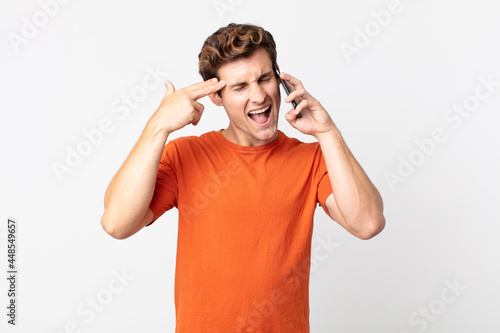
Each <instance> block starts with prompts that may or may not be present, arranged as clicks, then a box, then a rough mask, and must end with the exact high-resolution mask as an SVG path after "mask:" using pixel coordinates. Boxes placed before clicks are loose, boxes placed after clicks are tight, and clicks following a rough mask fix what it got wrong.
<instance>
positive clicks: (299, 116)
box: [273, 63, 302, 118]
mask: <svg viewBox="0 0 500 333" xmlns="http://www.w3.org/2000/svg"><path fill="white" fill-rule="evenodd" d="M273 67H274V71H275V72H276V75H278V78H279V80H280V81H281V85H282V86H283V89H285V92H286V95H287V96H288V95H290V90H288V87H287V85H286V83H285V81H284V80H283V79H282V78H281V76H280V71H279V69H278V66H277V65H276V63H274V64H273ZM292 105H293V107H294V108H297V103H295V101H294V100H292ZM301 117H302V115H301V114H300V113H299V114H298V115H297V118H301Z"/></svg>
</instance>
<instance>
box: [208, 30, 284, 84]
mask: <svg viewBox="0 0 500 333" xmlns="http://www.w3.org/2000/svg"><path fill="white" fill-rule="evenodd" d="M259 47H262V48H264V49H265V50H266V51H267V53H268V54H269V57H270V58H271V62H272V63H273V64H274V63H276V43H275V42H274V38H273V36H272V35H271V34H270V33H269V32H268V31H266V30H264V29H263V28H261V27H259V26H256V25H252V24H236V23H230V24H229V25H228V26H227V27H222V28H220V29H219V30H217V31H216V32H214V33H213V34H212V35H211V36H210V37H208V38H207V39H206V40H205V43H204V44H203V47H202V48H201V52H200V54H199V55H198V59H199V67H200V75H201V76H202V77H203V79H204V80H208V79H211V78H213V77H217V78H219V76H218V73H217V71H218V70H219V68H220V67H221V66H222V65H223V64H225V63H226V62H229V61H231V60H234V59H237V58H243V57H248V56H250V55H251V54H252V53H253V52H254V51H255V50H257V49H258V48H259Z"/></svg>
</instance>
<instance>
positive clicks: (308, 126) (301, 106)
mask: <svg viewBox="0 0 500 333" xmlns="http://www.w3.org/2000/svg"><path fill="white" fill-rule="evenodd" d="M280 76H281V78H282V79H283V80H285V82H287V83H288V85H289V86H291V87H292V90H293V91H292V92H290V95H288V97H287V98H286V99H285V102H287V103H290V102H291V101H292V100H295V101H296V102H298V103H297V108H295V109H291V110H290V111H288V112H287V113H286V114H285V118H286V120H287V121H288V122H289V123H290V125H292V126H293V127H294V128H296V129H298V130H299V131H301V132H302V133H304V134H310V135H313V136H315V137H316V136H317V135H318V134H324V133H328V132H329V131H331V130H332V129H336V126H335V123H334V122H333V120H332V118H330V115H329V114H328V112H327V111H326V110H325V109H324V108H323V106H322V105H321V104H320V103H319V101H318V100H316V99H315V98H314V97H312V96H311V94H309V93H308V92H307V91H306V90H305V89H304V86H303V85H302V82H300V80H298V79H296V78H295V77H293V76H291V75H289V74H285V73H281V74H280ZM299 113H300V114H302V117H301V118H297V115H298V114H299Z"/></svg>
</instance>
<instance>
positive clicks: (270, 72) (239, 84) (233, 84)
mask: <svg viewBox="0 0 500 333" xmlns="http://www.w3.org/2000/svg"><path fill="white" fill-rule="evenodd" d="M271 75H273V71H269V72H266V73H263V74H261V76H259V80H261V79H264V78H266V77H268V76H271ZM247 84H248V82H243V81H242V82H236V83H231V84H229V85H228V86H227V87H228V88H230V89H231V88H234V87H240V86H241V87H242V86H245V85H247Z"/></svg>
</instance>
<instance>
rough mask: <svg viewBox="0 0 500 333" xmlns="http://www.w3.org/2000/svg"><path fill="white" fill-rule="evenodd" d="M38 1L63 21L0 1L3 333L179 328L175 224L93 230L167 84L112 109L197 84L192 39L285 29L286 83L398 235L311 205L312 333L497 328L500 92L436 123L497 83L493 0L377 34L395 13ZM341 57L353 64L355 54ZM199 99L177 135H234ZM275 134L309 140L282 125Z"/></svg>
mask: <svg viewBox="0 0 500 333" xmlns="http://www.w3.org/2000/svg"><path fill="white" fill-rule="evenodd" d="M61 1H62V0H61ZM45 2H49V3H52V6H51V7H50V6H49V7H50V8H51V10H52V16H49V15H47V14H45V12H44V9H43V8H42V7H43V6H41V4H40V3H39V2H37V1H32V0H29V1H14V0H2V2H1V4H0V12H1V14H0V37H1V38H0V50H1V53H0V54H1V62H0V91H1V98H0V110H1V116H2V117H1V122H0V126H1V128H0V133H1V141H0V145H1V159H2V160H1V164H0V167H1V170H0V177H1V190H2V191H1V198H0V199H1V202H0V204H1V208H0V210H1V213H0V217H1V219H2V224H1V227H0V249H1V250H0V253H1V255H0V260H1V262H2V264H1V267H3V268H2V269H3V271H4V272H6V269H7V268H6V261H7V255H6V238H5V237H6V236H5V234H6V222H7V219H8V218H9V217H13V218H15V219H17V221H18V234H17V238H18V262H17V263H18V267H19V275H18V299H17V302H18V309H17V315H18V318H17V324H18V325H17V326H16V327H12V326H11V325H8V324H7V316H6V313H7V309H6V308H5V306H4V305H5V304H7V301H8V300H7V283H6V282H7V281H6V279H5V278H2V279H1V281H2V282H1V283H0V291H1V296H0V304H1V305H2V306H1V308H2V309H3V310H1V311H0V312H1V313H0V318H2V319H1V320H0V328H1V329H0V330H1V331H2V332H46V333H61V332H139V331H148V332H173V331H174V327H175V321H174V318H175V309H174V302H173V297H174V295H173V287H174V283H173V281H174V280H173V279H174V270H175V251H176V231H177V226H176V224H177V212H176V211H171V212H167V213H166V214H165V215H164V216H162V217H161V218H160V219H159V220H158V221H157V222H156V223H155V224H154V225H153V226H151V227H149V228H147V229H145V230H142V231H141V232H139V233H138V234H136V235H134V236H132V237H131V238H129V239H127V240H124V241H118V240H115V239H113V238H111V237H110V236H108V235H107V234H106V233H105V232H104V231H103V230H102V228H101V225H100V218H101V215H102V213H103V198H104V192H105V189H106V187H107V185H108V183H109V181H110V180H111V178H112V176H113V175H114V174H115V172H116V171H117V170H118V168H119V167H120V165H121V164H122V163H123V161H124V160H125V158H126V156H127V155H128V153H129V152H130V150H131V149H132V147H133V145H134V144H135V142H136V141H137V139H138V137H139V135H140V133H141V131H142V129H143V128H144V125H145V123H146V121H147V120H148V119H149V117H150V116H151V115H152V114H153V112H154V111H155V110H156V107H157V106H158V104H159V102H160V100H161V97H162V96H163V93H164V87H163V86H161V85H160V84H159V83H158V84H156V86H155V88H154V89H150V90H147V91H146V92H147V95H146V96H144V98H143V99H142V100H141V101H140V102H138V103H137V105H136V106H135V107H133V108H132V107H129V110H128V111H129V113H128V114H127V115H124V114H123V113H117V112H114V111H116V108H113V105H115V107H116V106H117V105H118V104H119V105H121V106H123V105H124V104H123V102H121V96H122V95H127V94H128V95H130V94H131V92H132V91H133V90H134V89H135V91H136V92H137V91H139V90H140V89H141V88H140V86H141V85H142V82H143V79H144V78H145V77H146V76H147V75H148V69H149V70H154V69H157V68H158V69H159V70H160V72H162V73H163V74H162V75H164V77H163V79H168V80H170V81H172V82H173V83H174V85H175V86H176V87H177V88H181V87H184V86H187V85H190V84H193V83H195V82H198V81H201V78H200V76H199V75H198V67H197V56H198V53H199V51H200V49H201V45H202V43H203V41H204V40H205V38H206V37H208V36H209V35H210V34H211V33H212V32H214V31H215V30H216V29H218V28H219V27H220V26H224V25H226V24H228V23H230V22H238V23H254V24H258V25H262V26H263V27H264V28H265V29H267V30H269V31H270V32H271V33H272V34H273V35H274V37H275V40H276V42H277V45H278V60H279V63H280V67H281V69H282V70H283V71H285V72H288V73H290V74H292V75H294V76H296V77H298V78H299V79H301V80H302V82H303V83H304V85H305V87H306V89H307V90H308V91H309V92H310V93H311V94H312V95H313V96H315V97H316V98H317V99H318V100H320V102H321V103H322V104H323V105H324V106H325V108H326V109H327V110H328V111H329V113H330V115H331V116H332V118H333V119H334V121H335V122H336V123H337V125H338V127H339V128H340V130H341V132H342V134H343V136H344V138H345V140H346V142H347V143H348V145H349V147H350V149H351V150H352V152H353V153H354V155H355V156H356V158H357V159H358V161H359V162H360V163H361V165H362V166H363V167H364V169H365V171H366V172H367V174H368V175H369V177H370V178H371V179H372V181H373V182H374V184H375V185H376V186H377V188H378V189H379V190H380V192H381V194H382V196H383V199H384V204H385V216H386V220H387V226H386V228H385V230H384V231H383V232H382V233H381V234H380V235H378V236H377V237H375V238H374V239H372V240H369V241H362V240H359V239H356V238H355V237H354V236H352V235H350V234H349V233H347V231H345V230H344V229H342V228H341V227H339V226H338V225H337V224H336V223H335V222H332V221H331V220H329V219H328V218H327V217H326V215H325V214H324V212H323V211H322V210H321V209H318V210H317V216H316V220H315V230H314V236H313V240H314V243H313V248H315V247H318V246H319V244H320V243H321V242H323V243H324V242H327V241H330V242H334V243H335V244H336V246H335V251H333V252H332V253H330V254H329V255H328V258H327V259H325V258H324V257H322V258H321V260H317V265H316V266H315V268H314V270H313V271H312V273H311V285H310V291H311V295H310V307H311V316H310V320H311V331H312V332H314V333H316V332H342V333H357V332H363V333H364V332H367V333H368V332H370V333H373V332H377V333H379V332H380V333H402V332H407V333H413V332H419V331H422V332H423V331H425V332H429V333H431V332H454V333H466V332H467V333H470V332H482V333H493V332H499V331H500V322H499V319H498V313H499V310H500V287H499V284H498V281H500V266H499V264H498V263H499V262H500V261H499V255H500V242H499V236H500V227H499V222H500V210H499V203H500V201H499V199H500V195H499V188H500V179H499V176H498V171H499V170H500V150H499V142H500V131H498V124H499V121H500V116H499V111H500V97H499V96H500V87H499V86H498V83H496V86H494V87H493V88H491V89H492V92H490V93H489V95H488V98H484V100H481V101H480V103H479V104H478V105H476V106H475V107H474V111H472V112H470V115H469V116H468V117H467V118H460V119H461V120H460V123H458V121H459V120H454V121H453V122H451V121H450V120H445V118H444V117H446V115H448V116H450V114H448V113H447V112H448V111H447V110H449V109H450V108H453V106H454V105H455V104H462V103H464V101H466V100H468V101H469V102H471V101H474V94H475V92H476V87H478V86H479V85H481V81H480V78H481V77H482V78H483V79H484V80H488V78H490V80H491V81H493V82H500V65H499V62H498V59H500V43H499V36H500V19H499V18H500V2H498V1H495V0H478V1H452V0H441V1H429V0H401V1H400V2H399V5H398V6H397V13H393V14H392V15H391V17H390V22H389V19H388V18H387V17H386V23H387V24H384V25H385V26H384V27H381V25H380V24H378V25H377V23H375V22H377V21H375V16H374V14H373V13H372V12H373V11H374V12H377V13H380V11H381V10H384V9H387V7H388V4H389V1H386V0H377V1H367V0H363V1H355V2H348V1H340V0H335V1H328V2H326V1H317V0H316V1H307V2H306V1H291V0H287V1H249V0H247V1H245V0H220V1H215V2H214V1H212V0H209V1H155V0H143V1H131V0H125V1H124V0H121V1H118V0H112V1H95V0H94V1H89V0H87V1H81V0H72V1H69V2H68V3H66V4H59V5H58V8H56V7H54V5H53V4H54V3H55V2H53V1H52V2H50V1H45ZM217 4H219V6H220V7H216V5H217ZM221 4H222V5H221ZM224 4H225V7H223V5H224ZM396 4H397V3H396ZM217 8H219V9H217ZM44 17H45V18H47V20H46V21H45V22H44V20H43V18H44ZM36 20H38V21H36ZM34 21H36V22H35V23H36V24H38V25H39V27H38V28H36V29H37V30H36V31H33V29H32V30H31V32H30V34H28V32H27V31H28V30H29V29H28V28H26V27H25V26H26V25H28V24H29V23H26V22H31V23H33V22H34ZM374 23H375V24H374ZM377 27H378V28H377ZM365 28H368V29H372V30H369V32H370V34H371V37H368V42H367V41H366V38H365V40H364V42H365V44H367V45H366V46H365V45H362V37H360V36H359V35H360V33H359V30H358V29H360V30H364V29H365ZM23 29H24V33H25V34H28V35H29V38H26V36H27V35H26V36H25V37H23ZM377 29H378V30H377ZM13 36H17V38H18V39H17V40H18V41H19V40H20V38H25V39H24V40H23V42H22V43H21V42H20V43H18V44H16V43H15V42H13V40H15V39H16V38H15V37H13ZM356 36H357V37H356ZM356 38H357V39H356ZM343 43H344V44H343ZM356 43H357V44H356ZM360 43H361V44H360ZM346 44H349V45H351V46H352V47H356V45H358V46H359V47H358V52H357V53H353V54H351V55H350V56H349V55H347V54H345V52H343V51H342V48H341V46H342V45H343V46H344V47H345V45H346ZM361 46H362V47H361ZM149 82H150V84H153V83H154V82H155V81H154V80H151V81H149ZM138 87H139V88H138ZM479 89H481V90H480V91H481V92H482V93H486V92H488V90H487V89H486V88H484V87H483V88H479ZM143 91H145V90H143ZM476 101H477V99H476ZM201 102H202V103H204V104H205V106H206V109H205V113H204V115H203V118H202V120H201V122H200V124H199V125H198V126H197V127H193V126H188V127H186V128H184V129H182V130H181V131H179V132H178V133H176V134H177V136H184V135H192V134H194V135H199V134H201V133H203V132H206V131H209V130H218V129H221V128H225V126H226V125H227V117H226V115H225V112H224V110H223V109H220V108H217V107H215V106H214V105H213V104H212V103H211V102H210V101H209V99H208V98H205V99H203V100H201ZM114 103H115V104H114ZM117 103H118V104H117ZM120 103H121V104H120ZM283 104H284V103H283ZM289 108H290V106H289V105H282V110H281V111H282V112H284V111H287V110H289ZM120 116H121V117H120ZM454 116H455V117H457V115H456V114H455V115H454ZM105 119H109V121H110V124H111V126H112V130H111V131H109V133H106V134H104V135H103V137H102V139H100V140H98V141H96V142H97V144H95V145H93V146H92V150H91V151H90V152H88V154H87V156H84V157H83V158H82V160H81V161H79V163H76V164H78V165H76V166H75V167H72V168H70V169H71V172H65V173H64V174H62V175H59V176H60V177H58V176H57V174H56V172H55V170H54V163H61V164H66V162H65V159H66V158H67V154H68V147H69V148H71V149H76V148H77V146H78V145H79V144H80V145H82V144H83V143H82V142H83V141H85V140H86V138H85V136H84V134H83V131H84V130H87V131H90V130H93V129H96V128H98V126H99V124H100V122H101V121H103V120H105ZM455 119H456V118H455ZM280 128H281V129H282V130H283V131H284V132H285V133H287V134H288V135H290V136H295V137H298V138H300V139H302V140H306V141H311V140H312V138H307V137H304V136H302V135H300V134H299V133H297V132H296V131H294V130H293V129H292V128H291V127H290V126H288V125H287V124H286V123H285V122H284V121H282V122H281V124H280ZM439 128H440V129H441V131H442V133H443V135H444V136H445V137H446V140H444V141H443V142H439V143H435V144H434V148H433V149H431V145H428V146H427V147H428V151H427V153H428V154H426V155H425V154H424V153H423V152H421V153H419V152H418V151H419V148H418V146H417V144H416V143H415V141H416V140H417V141H420V142H428V141H425V140H428V139H429V138H431V137H432V133H433V131H435V130H436V129H439ZM87 148H88V146H87ZM410 157H412V158H413V161H417V162H418V163H417V164H419V165H417V166H415V167H414V169H413V170H412V172H410V171H408V170H406V171H407V174H406V175H405V176H404V177H401V176H400V177H401V178H400V179H399V180H400V181H398V182H396V183H395V184H392V186H391V184H390V182H389V181H388V180H387V178H386V177H387V173H393V175H396V174H397V173H398V168H399V169H401V168H403V167H401V166H400V164H401V163H402V162H401V159H406V160H408V159H409V158H410ZM401 170H402V169H401ZM59 178H61V179H59ZM403 180H404V181H403ZM322 253H324V252H322ZM313 259H314V258H313ZM116 274H118V275H119V274H125V276H127V278H126V280H125V282H123V283H121V284H120V282H119V281H118V280H116V278H115V275H116ZM2 276H4V275H3V274H2ZM448 284H456V285H459V286H460V287H459V289H458V290H455V292H453V291H452V290H450V289H449V287H448ZM110 285H111V286H112V287H110ZM110 288H111V289H112V291H114V292H113V293H112V292H111V291H110V290H111V289H110ZM443 295H444V296H443ZM443 297H444V298H443ZM92 299H95V300H97V302H98V303H97V305H96V308H95V310H92V309H93V308H92V306H91V302H92ZM444 300H446V302H445V301H444ZM97 309H99V311H98V310H97ZM425 309H429V310H428V311H429V315H428V316H427V317H425V316H424V315H422V314H421V313H422V312H421V311H425ZM92 313H93V315H92Z"/></svg>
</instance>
